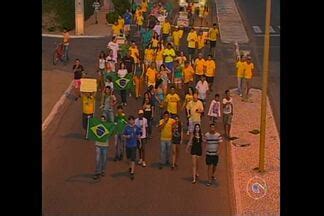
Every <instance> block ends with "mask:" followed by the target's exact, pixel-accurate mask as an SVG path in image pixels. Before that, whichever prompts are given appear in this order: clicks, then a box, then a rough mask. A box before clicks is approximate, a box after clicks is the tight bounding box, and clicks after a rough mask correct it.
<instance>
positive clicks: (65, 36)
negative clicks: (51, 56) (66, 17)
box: [63, 28, 71, 63]
mask: <svg viewBox="0 0 324 216" xmlns="http://www.w3.org/2000/svg"><path fill="white" fill-rule="evenodd" d="M70 40H71V39H70V35H69V32H68V31H67V29H66V28H64V30H63V53H64V54H63V61H64V63H66V62H67V61H68V60H69V46H70Z"/></svg>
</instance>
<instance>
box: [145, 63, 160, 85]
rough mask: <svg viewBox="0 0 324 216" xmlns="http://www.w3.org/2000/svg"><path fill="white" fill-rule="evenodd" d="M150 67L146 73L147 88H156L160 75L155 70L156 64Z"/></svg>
mask: <svg viewBox="0 0 324 216" xmlns="http://www.w3.org/2000/svg"><path fill="white" fill-rule="evenodd" d="M149 66H150V67H149V68H148V69H147V71H146V76H145V77H146V79H145V81H146V82H145V83H146V86H150V85H152V86H155V83H156V79H157V75H158V72H157V71H156V68H155V62H152V63H151V64H150V65H149Z"/></svg>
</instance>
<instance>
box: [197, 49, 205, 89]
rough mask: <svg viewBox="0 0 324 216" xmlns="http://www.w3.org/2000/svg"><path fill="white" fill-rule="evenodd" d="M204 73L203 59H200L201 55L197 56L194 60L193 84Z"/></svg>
mask: <svg viewBox="0 0 324 216" xmlns="http://www.w3.org/2000/svg"><path fill="white" fill-rule="evenodd" d="M204 73H205V59H203V57H202V53H199V54H198V58H197V59H196V60H195V83H197V82H198V81H199V80H200V77H201V76H202V75H204Z"/></svg>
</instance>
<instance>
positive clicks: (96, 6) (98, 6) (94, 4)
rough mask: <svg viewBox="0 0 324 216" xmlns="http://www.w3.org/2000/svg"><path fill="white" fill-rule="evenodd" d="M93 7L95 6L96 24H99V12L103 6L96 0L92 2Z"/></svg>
mask: <svg viewBox="0 0 324 216" xmlns="http://www.w3.org/2000/svg"><path fill="white" fill-rule="evenodd" d="M92 7H93V8H94V12H93V15H94V17H95V21H96V24H98V13H99V11H100V7H101V5H100V2H99V0H95V1H94V2H93V4H92Z"/></svg>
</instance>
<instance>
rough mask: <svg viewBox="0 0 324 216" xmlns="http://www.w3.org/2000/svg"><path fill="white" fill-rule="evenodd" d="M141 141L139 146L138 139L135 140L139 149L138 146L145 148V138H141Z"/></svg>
mask: <svg viewBox="0 0 324 216" xmlns="http://www.w3.org/2000/svg"><path fill="white" fill-rule="evenodd" d="M141 141H142V146H140V141H139V140H137V148H139V149H140V147H143V148H145V144H146V142H147V138H141Z"/></svg>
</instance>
